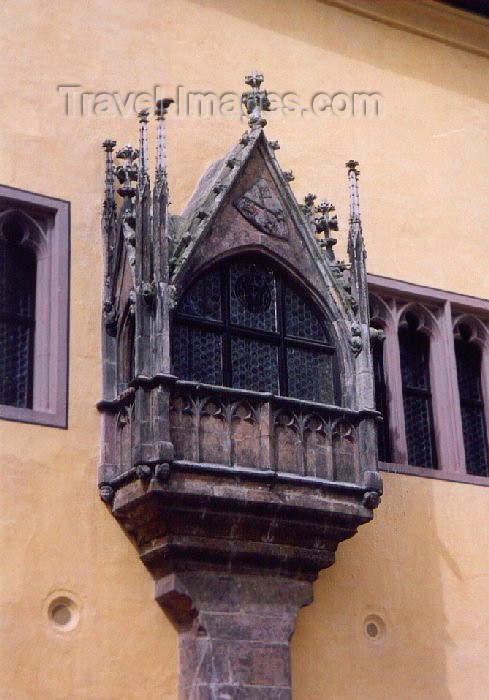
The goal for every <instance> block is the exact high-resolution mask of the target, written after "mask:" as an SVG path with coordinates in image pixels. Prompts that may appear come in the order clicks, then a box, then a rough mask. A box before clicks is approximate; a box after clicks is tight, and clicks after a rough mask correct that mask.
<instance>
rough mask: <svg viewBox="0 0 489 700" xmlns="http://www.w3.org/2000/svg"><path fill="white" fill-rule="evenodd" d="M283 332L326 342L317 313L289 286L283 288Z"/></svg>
mask: <svg viewBox="0 0 489 700" xmlns="http://www.w3.org/2000/svg"><path fill="white" fill-rule="evenodd" d="M285 332H286V334H287V335H292V336H295V337H297V338H307V339H308V340H319V341H321V342H323V343H325V342H327V340H328V339H327V337H326V334H325V332H324V329H323V327H322V325H321V322H320V320H319V316H318V314H317V313H316V312H315V311H314V309H313V308H312V307H311V305H310V304H309V303H308V302H307V301H306V300H305V299H304V298H303V297H301V296H300V295H299V294H297V293H296V292H295V291H294V290H293V289H290V287H286V288H285Z"/></svg>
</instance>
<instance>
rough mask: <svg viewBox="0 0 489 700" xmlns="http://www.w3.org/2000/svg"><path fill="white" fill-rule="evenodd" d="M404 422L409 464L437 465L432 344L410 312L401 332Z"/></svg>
mask: <svg viewBox="0 0 489 700" xmlns="http://www.w3.org/2000/svg"><path fill="white" fill-rule="evenodd" d="M399 350H400V362H401V376H402V396H403V404H404V422H405V430H406V443H407V450H408V460H409V464H412V465H413V466H417V467H428V468H431V469H435V468H436V466H437V460H436V449H435V439H434V426H433V411H432V398H431V387H430V369H429V366H430V341H429V338H428V336H426V335H425V334H424V333H422V332H421V331H420V330H419V319H418V317H417V316H416V315H415V314H414V313H409V312H408V313H407V314H406V316H405V323H404V324H403V325H402V326H401V328H400V329H399Z"/></svg>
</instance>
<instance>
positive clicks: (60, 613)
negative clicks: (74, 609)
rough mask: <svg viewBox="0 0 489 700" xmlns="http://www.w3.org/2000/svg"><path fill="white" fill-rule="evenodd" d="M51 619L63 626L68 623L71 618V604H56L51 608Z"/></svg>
mask: <svg viewBox="0 0 489 700" xmlns="http://www.w3.org/2000/svg"><path fill="white" fill-rule="evenodd" d="M51 619H52V621H53V622H54V623H56V624H57V625H61V627H64V626H65V625H67V624H68V623H69V622H70V620H71V610H70V608H69V606H68V605H65V604H64V603H59V604H58V605H55V606H54V608H53V609H52V610H51Z"/></svg>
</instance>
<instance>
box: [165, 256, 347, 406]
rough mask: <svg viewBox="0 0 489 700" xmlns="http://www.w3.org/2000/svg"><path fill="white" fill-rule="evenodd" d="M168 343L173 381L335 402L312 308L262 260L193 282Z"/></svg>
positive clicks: (228, 266)
mask: <svg viewBox="0 0 489 700" xmlns="http://www.w3.org/2000/svg"><path fill="white" fill-rule="evenodd" d="M172 343H173V350H172V355H173V369H174V372H175V374H176V375H177V376H178V377H179V378H181V379H189V380H194V381H199V382H203V383H208V384H216V385H225V386H232V387H235V388H240V389H250V390H254V391H264V392H270V393H273V394H280V395H283V396H292V397H295V398H301V399H306V400H309V401H317V402H321V403H330V404H331V403H334V402H335V388H334V347H333V345H332V343H331V341H330V338H329V335H328V333H327V330H326V327H325V325H324V323H323V321H322V319H321V316H320V313H319V311H318V310H317V309H316V308H315V306H314V305H313V304H312V302H311V301H309V300H308V299H307V298H306V297H305V296H304V295H303V294H302V293H301V292H299V291H298V290H297V289H296V288H295V287H294V286H293V285H291V284H290V283H289V282H288V280H287V279H286V278H285V277H284V276H283V275H282V274H281V273H280V272H278V271H277V270H276V269H275V268H274V267H272V266H270V265H268V264H266V263H264V262H263V261H259V260H254V259H250V260H248V261H243V262H241V261H239V262H237V261H232V262H228V263H224V264H222V265H221V266H220V267H217V268H213V269H212V270H211V271H210V272H208V273H207V274H205V275H203V276H202V277H201V278H200V279H199V280H197V282H195V283H194V284H193V285H192V286H191V287H190V289H189V290H188V291H187V292H186V294H184V296H183V298H182V299H181V301H180V303H179V306H178V308H177V311H176V313H175V317H174V324H173V337H172Z"/></svg>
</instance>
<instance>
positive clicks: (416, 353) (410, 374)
mask: <svg viewBox="0 0 489 700" xmlns="http://www.w3.org/2000/svg"><path fill="white" fill-rule="evenodd" d="M399 340H400V354H401V375H402V383H403V386H406V387H410V388H412V389H414V388H417V389H428V388H429V378H428V367H429V364H428V363H429V341H428V339H427V338H426V337H425V336H424V335H423V334H422V333H418V332H416V331H411V330H407V329H402V330H401V331H400V332H399Z"/></svg>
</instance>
